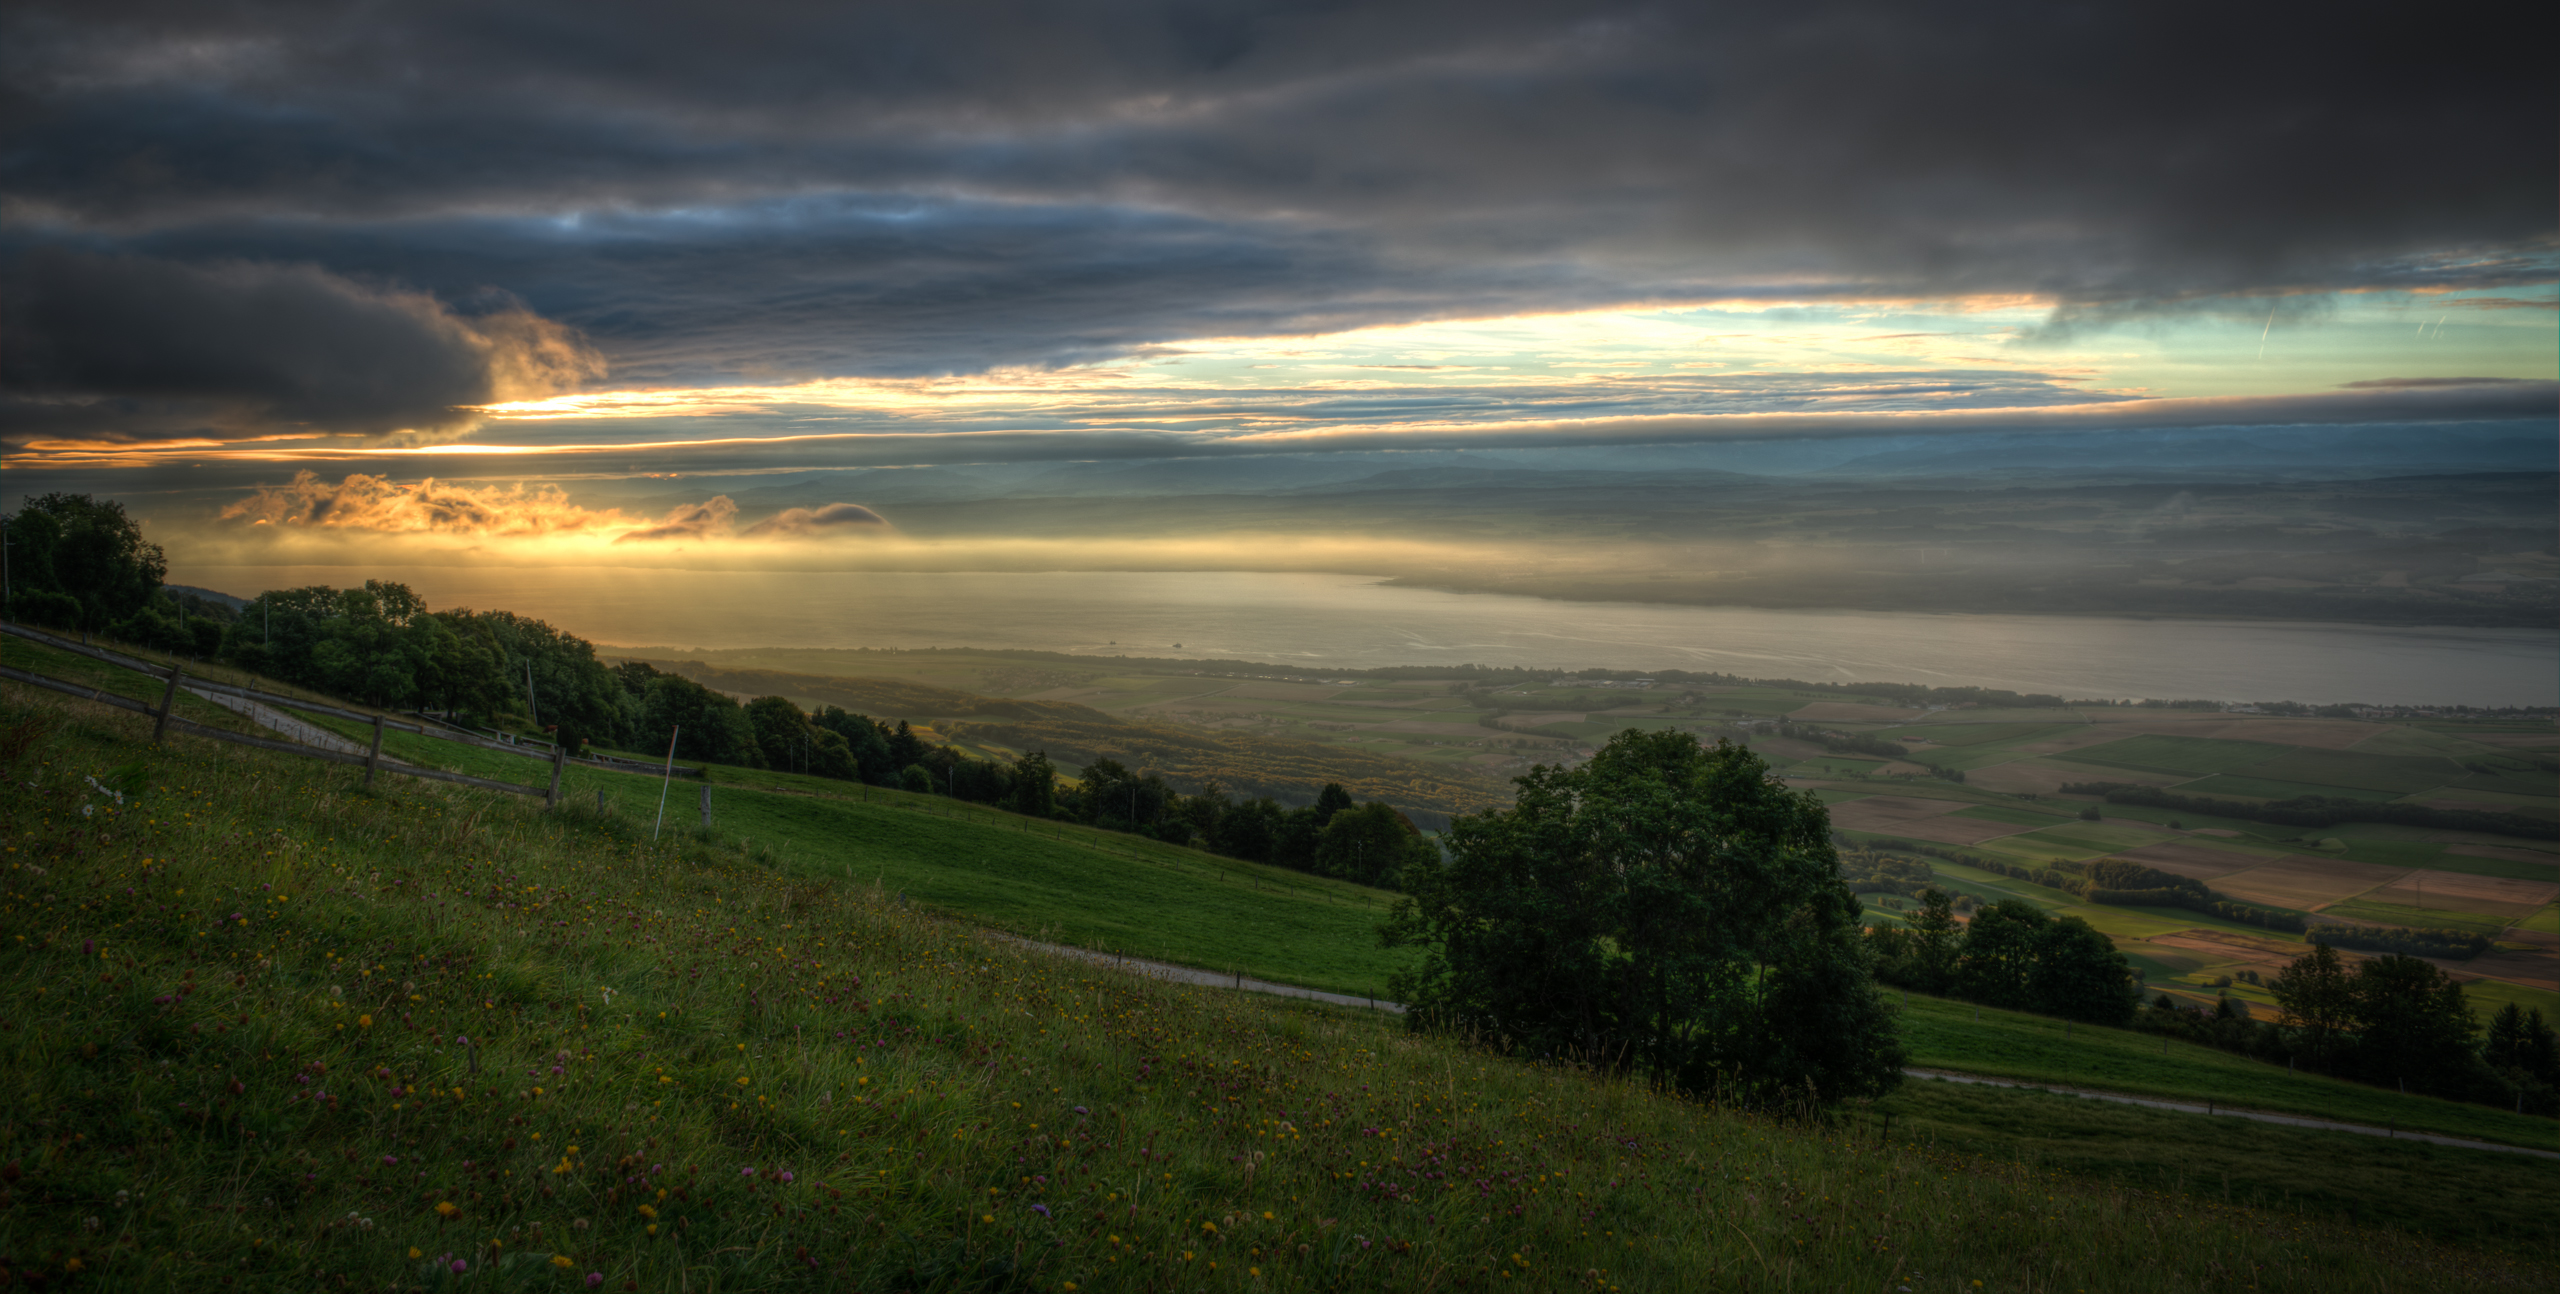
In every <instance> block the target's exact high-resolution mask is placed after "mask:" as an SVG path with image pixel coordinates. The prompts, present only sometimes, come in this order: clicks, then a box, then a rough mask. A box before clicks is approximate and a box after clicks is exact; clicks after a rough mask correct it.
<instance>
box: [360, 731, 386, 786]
mask: <svg viewBox="0 0 2560 1294" xmlns="http://www.w3.org/2000/svg"><path fill="white" fill-rule="evenodd" d="M380 767H382V716H381V715H378V714H377V715H375V716H373V749H372V751H370V752H369V753H367V754H366V755H365V757H364V784H365V789H367V790H371V789H372V788H373V770H375V769H377V768H380Z"/></svg>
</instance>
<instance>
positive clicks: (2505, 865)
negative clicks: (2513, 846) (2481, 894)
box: [2427, 853, 2560, 881]
mask: <svg viewBox="0 0 2560 1294" xmlns="http://www.w3.org/2000/svg"><path fill="white" fill-rule="evenodd" d="M2427 866H2429V867H2432V868H2435V869H2436V870H2437V871H2440V872H2468V873H2470V874H2471V875H2473V876H2503V877H2507V878H2509V879H2511V880H2519V881H2560V865H2555V864H2553V863H2528V862H2523V861H2520V860H2518V859H2513V858H2475V857H2473V856H2472V855H2470V854H2454V853H2444V854H2438V855H2436V856H2435V857H2434V858H2432V859H2429V860H2428V862H2427Z"/></svg>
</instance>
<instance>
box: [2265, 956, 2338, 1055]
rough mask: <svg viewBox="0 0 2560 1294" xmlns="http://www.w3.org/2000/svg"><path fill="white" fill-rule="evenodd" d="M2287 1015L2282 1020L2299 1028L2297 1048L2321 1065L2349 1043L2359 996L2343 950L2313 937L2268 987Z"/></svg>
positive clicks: (2295, 1028)
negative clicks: (2341, 954) (2343, 960)
mask: <svg viewBox="0 0 2560 1294" xmlns="http://www.w3.org/2000/svg"><path fill="white" fill-rule="evenodd" d="M2267 990H2268V991H2269V992H2270V993H2273V994H2274V995H2275V999H2276V1006H2277V1008H2278V1009H2279V1010H2281V1011H2282V1012H2283V1013H2284V1014H2283V1016H2282V1019H2281V1023H2282V1024H2283V1026H2284V1027H2285V1028H2287V1029H2291V1030H2293V1031H2294V1035H2295V1043H2296V1046H2297V1048H2298V1049H2299V1050H2300V1051H2301V1052H2302V1053H2303V1054H2305V1055H2307V1056H2309V1057H2310V1058H2311V1059H2312V1061H2313V1062H2314V1063H2316V1064H2326V1063H2328V1062H2329V1061H2331V1060H2332V1059H2334V1058H2335V1057H2337V1056H2338V1055H2339V1054H2340V1053H2341V1052H2342V1051H2343V1050H2344V1049H2345V1047H2346V1045H2347V1031H2348V1029H2349V1028H2350V1027H2352V1026H2353V1024H2354V1022H2355V998H2354V993H2353V991H2352V989H2351V987H2350V984H2349V976H2348V973H2347V968H2346V966H2345V965H2344V964H2342V963H2341V962H2340V961H2339V959H2338V952H2337V950H2336V949H2334V948H2331V947H2330V946H2329V945H2327V944H2325V943H2320V942H2318V941H2314V942H2313V943H2312V945H2311V951H2310V952H2307V953H2304V954H2303V955H2302V956H2300V957H2296V958H2294V959H2293V962H2292V964H2290V965H2288V966H2286V967H2285V968H2284V970H2283V971H2281V972H2280V973H2278V974H2277V975H2276V978H2275V982H2273V983H2271V984H2269V985H2267Z"/></svg>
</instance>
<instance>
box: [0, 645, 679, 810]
mask: <svg viewBox="0 0 2560 1294" xmlns="http://www.w3.org/2000/svg"><path fill="white" fill-rule="evenodd" d="M0 633H5V634H13V635H15V636H17V637H20V638H24V639H26V640H28V641H29V642H35V643H42V644H43V645H45V646H47V647H51V648H54V649H55V650H57V651H67V652H70V653H72V654H74V655H78V656H86V657H88V658H89V659H91V660H95V661H99V662H102V663H104V664H108V665H113V666H115V667H117V668H118V669H127V670H131V671H133V672H134V673H137V674H142V675H145V676H147V677H150V678H153V679H165V678H167V677H168V676H169V672H168V670H167V669H164V668H162V667H160V666H158V665H154V664H152V663H150V662H149V661H143V660H137V659H135V658H133V657H131V656H126V655H123V654H121V653H118V652H111V651H106V650H103V649H101V648H97V647H91V646H89V645H87V644H85V643H76V642H72V641H70V640H69V639H65V638H57V637H55V636H54V635H52V634H49V633H45V632H43V631H42V630H37V629H29V628H27V627H26V626H24V625H13V624H7V623H0ZM20 681H22V682H24V681H32V679H21V680H20ZM47 686H50V684H47ZM69 686H77V685H76V684H75V685H69ZM186 687H187V688H188V690H190V691H194V692H213V693H218V694H220V695H223V696H230V697H237V698H239V699H241V700H243V701H254V702H256V703H257V704H259V705H265V706H273V707H275V708H277V709H281V710H300V711H302V712H303V713H305V714H318V715H326V716H328V717H329V718H332V719H347V720H352V721H354V722H356V723H363V724H379V725H380V726H381V727H382V729H383V730H384V731H386V732H406V733H414V734H416V735H418V736H421V737H432V738H435V739H436V740H438V741H450V742H456V743H459V744H461V745H465V746H477V747H479V748H480V749H482V750H494V751H496V752H498V753H499V754H501V755H514V756H516V757H517V758H519V759H536V760H540V761H542V762H543V763H546V764H548V763H551V762H552V761H553V758H554V755H555V754H556V753H557V751H558V748H557V747H556V746H551V745H549V743H545V745H546V749H545V750H544V751H532V750H527V749H525V748H524V747H522V746H516V745H511V744H509V743H507V742H503V741H495V740H491V739H490V738H487V737H483V736H480V735H478V734H476V733H470V732H462V731H458V730H455V729H454V727H453V725H450V724H436V726H434V727H427V726H425V725H426V724H428V723H432V722H434V721H433V720H428V719H426V718H425V717H424V716H420V722H419V723H403V722H401V721H399V720H397V719H392V718H389V717H387V716H384V715H379V714H366V713H364V712H362V711H359V710H349V709H347V708H345V707H343V706H335V705H330V704H327V703H325V702H321V701H309V700H304V699H303V698H301V697H294V696H283V695H280V694H278V693H274V692H262V691H259V690H258V689H256V688H248V687H239V686H236V685H233V684H230V683H216V682H214V681H212V680H210V679H202V678H197V679H189V680H187V682H186ZM100 695H101V696H106V695H110V694H106V693H101V694H100ZM93 699H95V698H93ZM143 712H144V713H146V714H149V715H152V716H153V717H155V718H156V717H158V715H159V713H160V712H159V711H157V710H151V709H145V710H144V711H143ZM171 722H173V723H184V722H186V721H185V720H183V719H172V720H171ZM198 726H199V727H201V726H202V725H198ZM235 735H237V734H235ZM333 753H335V752H333ZM567 758H568V762H570V763H572V764H578V765H581V766H584V767H587V768H601V769H605V770H608V771H611V772H620V773H667V774H675V773H682V774H684V775H685V776H687V777H696V776H700V775H701V773H702V770H701V769H699V768H692V767H687V766H685V765H683V764H673V765H666V764H647V763H642V762H640V761H638V760H630V759H616V758H614V757H613V756H611V755H583V756H582V755H571V756H568V757H567ZM358 762H359V763H361V762H363V761H361V760H359V761H358ZM449 776H454V777H459V776H462V775H461V774H459V773H456V774H449ZM480 780H482V781H484V782H485V781H487V779H485V778H484V779H480ZM489 784H490V785H500V783H489Z"/></svg>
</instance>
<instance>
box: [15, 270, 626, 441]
mask: <svg viewBox="0 0 2560 1294" xmlns="http://www.w3.org/2000/svg"><path fill="white" fill-rule="evenodd" d="M6 270H7V282H8V284H9V291H8V293H7V295H6V297H5V298H0V434H5V435H6V436H7V437H8V438H9V439H10V440H13V441H24V440H27V439H29V438H33V437H43V436H49V437H58V438H72V439H88V438H105V439H112V440H150V439H165V438H175V437H210V438H215V439H227V438H233V437H238V436H247V435H256V434H260V433H262V432H269V431H273V430H275V429H278V428H300V429H308V430H311V431H316V432H323V433H335V434H356V435H378V434H382V433H389V432H411V433H416V434H420V435H430V436H432V435H439V434H446V433H450V432H454V431H458V430H461V429H463V428H465V427H468V426H469V425H471V424H472V422H473V421H474V417H473V415H472V414H471V412H470V410H469V408H468V406H470V405H474V404H482V403H486V402H489V401H491V400H495V399H501V398H507V397H508V396H510V395H530V394H535V393H540V392H544V391H550V390H557V389H559V388H560V387H562V386H564V385H567V384H570V383H573V382H575V381H576V380H577V379H580V378H583V377H586V376H589V375H591V374H593V373H594V372H595V371H596V365H595V362H594V360H593V358H592V357H591V355H590V354H589V353H588V352H587V350H586V349H585V347H584V346H583V344H582V343H581V342H580V341H579V340H578V339H577V338H576V337H575V336H574V335H572V334H570V333H568V332H567V331H566V330H563V329H561V328H560V327H559V326H558V325H556V324H552V323H549V322H547V321H545V320H543V319H540V318H538V317H536V316H533V315H531V314H528V313H526V312H524V311H522V310H504V311H499V312H495V313H491V314H486V315H482V316H480V317H477V318H465V317H463V316H460V315H457V314H455V313H454V312H453V311H452V310H451V309H449V308H447V307H446V306H445V305H444V303H442V302H440V301H438V300H436V299H435V298H434V297H432V296H428V295H424V294H421V293H417V292H407V291H400V290H396V289H387V288H374V287H367V286H365V285H363V284H359V283H356V282H354V281H352V280H349V279H347V278H344V277H341V276H339V275H336V274H332V273H329V272H327V271H325V270H321V269H318V268H316V267H313V266H308V265H276V264H255V263H247V262H216V263H210V264H199V265H188V264H179V263H176V262H171V261H166V260H155V259H148V258H141V257H131V256H115V257H111V256H93V255H83V254H78V253H70V252H59V251H39V252H36V253H33V254H30V255H26V256H23V257H20V258H18V259H17V260H15V261H14V262H12V263H8V264H7V265H6Z"/></svg>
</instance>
